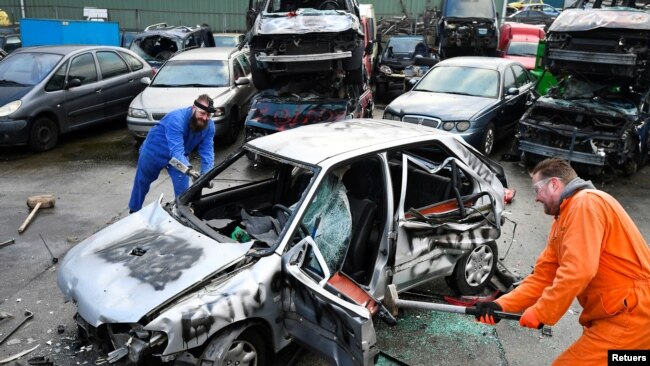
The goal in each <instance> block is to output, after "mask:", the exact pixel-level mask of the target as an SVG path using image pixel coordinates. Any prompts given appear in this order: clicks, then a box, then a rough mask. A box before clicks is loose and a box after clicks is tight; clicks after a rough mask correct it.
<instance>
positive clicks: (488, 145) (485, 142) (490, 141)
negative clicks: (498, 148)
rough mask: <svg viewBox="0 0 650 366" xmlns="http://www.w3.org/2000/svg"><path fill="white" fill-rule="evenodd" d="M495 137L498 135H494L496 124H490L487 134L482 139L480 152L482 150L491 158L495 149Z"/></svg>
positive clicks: (486, 129) (486, 128)
mask: <svg viewBox="0 0 650 366" xmlns="http://www.w3.org/2000/svg"><path fill="white" fill-rule="evenodd" d="M495 137H496V135H495V133H494V124H493V123H492V122H490V123H488V125H487V126H486V127H485V132H484V133H483V137H482V138H481V145H480V146H479V148H480V149H479V150H481V152H482V153H483V154H484V155H485V156H489V155H490V154H491V153H492V149H494V139H495Z"/></svg>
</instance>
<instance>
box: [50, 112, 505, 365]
mask: <svg viewBox="0 0 650 366" xmlns="http://www.w3.org/2000/svg"><path fill="white" fill-rule="evenodd" d="M248 153H254V154H259V155H263V156H265V158H266V159H268V160H269V161H270V162H271V163H270V164H264V165H255V164H253V163H252V162H251V161H249V160H248V159H247V158H246V155H247V154H248ZM507 185H508V183H507V178H506V176H505V174H504V171H503V169H502V168H501V167H500V166H499V165H498V164H497V163H495V162H494V161H492V160H490V159H488V158H486V157H485V156H483V155H482V154H479V153H478V152H477V151H476V150H475V149H472V148H471V147H469V146H468V145H467V144H466V143H465V142H463V141H462V140H460V139H457V138H455V137H454V136H452V135H450V134H448V133H445V132H442V131H438V130H435V129H431V128H429V127H425V126H417V125H404V124H402V123H397V122H392V121H382V120H371V119H365V120H357V119H355V120H348V121H342V122H336V123H322V124H314V125H310V126H304V127H301V128H295V129H291V130H288V131H284V132H279V133H276V134H272V135H269V136H265V137H261V138H258V139H255V140H252V141H250V142H248V143H246V144H244V145H243V147H242V148H241V149H240V150H238V151H236V152H234V153H233V154H232V155H230V156H228V157H227V158H226V159H225V161H224V162H223V163H222V164H220V165H219V166H217V167H215V168H213V169H212V170H210V171H209V172H208V173H206V174H204V175H202V176H201V177H199V178H198V179H197V180H196V181H195V182H194V184H193V185H192V186H190V188H189V189H188V190H187V191H186V192H185V193H184V194H182V195H181V196H179V197H178V198H177V199H175V200H172V201H170V202H167V203H163V200H162V197H161V199H160V200H158V201H156V202H154V203H152V204H150V205H149V206H147V207H145V208H144V209H142V210H141V211H139V212H137V213H134V214H131V215H129V216H128V217H125V218H123V219H121V220H119V221H118V222H116V223H114V224H112V225H110V226H108V227H106V228H104V229H102V230H101V231H99V232H97V233H95V234H93V235H92V236H91V237H89V238H87V239H86V240H84V241H83V242H81V243H79V244H78V245H76V246H75V247H74V248H72V249H70V251H69V252H68V253H67V254H66V256H65V258H64V259H63V260H62V261H61V263H60V266H59V271H58V286H59V288H60V289H61V291H62V292H63V294H64V295H65V297H66V298H67V299H69V300H72V301H73V302H74V303H75V304H76V309H77V314H76V316H75V319H76V321H77V324H78V325H79V327H80V330H81V332H82V333H83V334H87V335H89V339H91V340H92V341H93V342H95V343H96V344H97V345H98V346H100V347H102V349H104V350H105V351H106V352H107V355H108V357H107V358H108V360H109V362H118V361H126V362H128V363H132V364H137V365H148V364H152V363H153V362H160V361H162V362H167V363H168V364H170V365H207V364H210V365H231V364H232V365H235V364H238V363H242V362H250V363H252V364H257V365H265V364H268V362H269V361H271V360H272V359H273V358H274V355H275V354H276V353H277V352H279V351H280V350H282V349H283V348H284V347H286V346H288V344H289V343H290V342H292V341H296V342H299V343H300V344H301V345H303V346H305V347H306V348H308V349H310V350H313V351H314V352H317V353H318V354H319V355H321V356H322V357H324V358H325V359H326V360H327V361H328V362H330V363H333V364H344V365H372V364H374V362H375V358H376V356H377V354H378V353H379V349H378V345H377V341H376V334H375V328H374V324H373V318H381V319H384V320H386V321H387V322H389V323H392V322H393V321H394V318H392V316H391V315H390V314H389V313H388V312H387V311H386V308H385V307H384V306H383V305H382V303H381V299H382V298H383V297H384V295H385V292H386V288H387V286H388V285H391V284H392V285H395V287H396V288H397V291H399V292H402V291H405V290H408V289H410V288H413V287H416V286H418V285H420V284H423V283H425V282H427V281H430V280H431V279H434V278H440V277H446V278H447V279H448V282H449V283H450V284H451V285H452V286H454V287H455V288H456V289H457V290H458V291H459V292H460V293H463V294H476V293H478V292H480V291H482V289H483V288H484V287H485V286H486V285H487V283H488V282H489V281H490V278H491V277H492V275H493V274H494V271H495V268H496V266H497V258H498V249H497V244H496V241H497V239H498V238H499V237H500V234H501V230H502V225H503V223H504V216H503V213H504V205H505V203H504V199H505V193H506V191H507V188H506V187H507Z"/></svg>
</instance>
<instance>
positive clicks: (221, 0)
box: [0, 0, 506, 32]
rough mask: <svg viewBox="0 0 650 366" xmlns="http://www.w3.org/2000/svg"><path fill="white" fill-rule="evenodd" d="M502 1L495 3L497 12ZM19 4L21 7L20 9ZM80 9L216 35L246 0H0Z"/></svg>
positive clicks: (239, 25) (79, 12)
mask: <svg viewBox="0 0 650 366" xmlns="http://www.w3.org/2000/svg"><path fill="white" fill-rule="evenodd" d="M504 1H506V0H495V3H496V6H497V9H498V11H499V13H501V11H500V9H502V7H503V3H504ZM21 2H22V4H24V6H22V7H21ZM362 2H363V3H368V4H373V5H374V7H375V13H376V15H377V18H378V19H381V18H383V17H390V16H402V15H404V14H406V15H408V16H409V17H410V18H415V17H419V16H421V15H422V13H423V12H424V10H425V9H434V8H435V9H440V4H441V0H363V1H362ZM84 7H96V8H104V9H108V18H109V19H108V20H110V21H114V22H118V23H119V24H120V28H122V29H127V30H140V29H144V27H146V26H147V25H150V24H155V23H167V24H169V25H188V26H189V25H195V24H203V23H206V24H209V25H210V26H211V27H212V29H213V30H215V31H217V32H229V31H244V30H245V28H246V22H245V13H246V9H247V7H248V0H185V1H179V0H135V1H134V0H110V1H108V0H94V1H93V0H22V1H21V0H0V9H3V10H5V11H6V12H7V13H8V14H9V15H10V16H11V17H12V19H15V20H18V21H19V20H20V18H22V17H23V14H24V17H26V18H50V19H84V18H83V9H84Z"/></svg>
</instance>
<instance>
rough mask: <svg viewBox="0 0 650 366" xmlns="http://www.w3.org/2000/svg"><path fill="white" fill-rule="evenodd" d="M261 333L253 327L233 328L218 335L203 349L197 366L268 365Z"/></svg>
mask: <svg viewBox="0 0 650 366" xmlns="http://www.w3.org/2000/svg"><path fill="white" fill-rule="evenodd" d="M262 334H263V332H260V331H259V329H257V328H255V327H249V328H244V327H242V326H239V327H234V328H230V329H228V330H226V331H225V332H221V333H219V334H218V335H217V336H215V337H214V338H213V339H212V341H210V344H208V346H207V347H206V348H205V350H204V351H203V354H202V355H201V358H200V359H199V362H198V365H199V366H208V365H209V366H217V365H240V366H244V365H254V366H265V365H267V364H268V358H269V356H268V355H267V352H268V349H267V346H266V343H265V342H264V339H263V338H262Z"/></svg>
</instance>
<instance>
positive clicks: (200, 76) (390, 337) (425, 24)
mask: <svg viewBox="0 0 650 366" xmlns="http://www.w3.org/2000/svg"><path fill="white" fill-rule="evenodd" d="M479 1H480V2H481V6H480V7H475V6H473V7H468V4H469V2H467V1H464V0H442V1H434V2H433V3H434V4H433V5H432V4H431V2H427V4H426V5H424V4H420V5H422V6H423V7H422V8H420V5H415V4H411V2H405V1H399V4H398V5H396V8H391V9H392V10H390V11H388V10H387V9H389V8H388V6H387V5H382V3H381V1H379V0H378V1H371V2H369V3H372V5H369V4H358V3H357V1H356V0H327V1H312V0H305V1H296V0H283V1H273V0H266V1H264V0H251V1H250V2H249V4H248V8H246V9H244V10H241V13H239V11H240V10H237V11H235V12H234V14H238V16H241V19H240V24H241V25H240V26H235V24H236V23H235V22H232V23H231V24H227V23H226V21H225V20H223V22H221V23H217V24H214V25H213V27H212V29H210V25H208V24H206V22H202V25H199V26H196V27H185V26H181V27H178V26H168V25H167V24H166V23H156V24H153V23H154V21H152V22H151V24H152V25H151V26H147V27H146V29H145V31H144V32H143V31H142V29H144V28H145V27H141V28H139V29H138V28H137V27H133V28H131V29H129V32H131V33H133V34H131V35H130V37H132V38H131V39H134V40H135V41H133V42H132V43H128V42H127V44H124V37H125V35H126V33H124V34H125V35H123V36H121V37H122V40H121V42H122V45H121V46H122V47H119V46H120V45H119V44H113V43H110V42H115V41H116V40H117V38H115V37H113V36H115V35H116V33H115V31H116V30H117V27H114V28H111V30H110V31H107V34H109V35H110V37H113V38H112V40H110V41H109V44H107V46H101V48H99V47H95V48H92V47H80V46H70V45H67V44H66V41H65V40H64V41H63V43H62V46H59V47H50V46H49V45H48V46H45V47H39V46H38V45H33V46H36V47H32V45H30V44H29V42H30V40H29V37H27V38H25V39H26V40H27V44H24V45H23V47H20V48H17V49H16V50H13V49H12V50H11V52H10V53H9V55H8V56H6V57H5V58H4V59H0V79H1V82H0V87H2V88H3V89H4V91H2V92H3V93H5V92H7V93H8V92H10V91H11V93H12V94H11V95H9V94H7V93H5V94H6V96H5V97H3V98H5V99H6V100H4V101H3V102H0V104H3V106H0V177H1V178H0V213H1V215H0V217H1V219H0V278H1V279H2V286H1V287H0V364H7V365H27V364H29V365H50V366H54V365H59V366H68V365H70V366H72V365H93V364H95V365H101V364H104V365H109V364H110V365H112V364H115V365H176V366H180V365H216V364H224V365H225V364H231V363H232V364H241V365H245V364H251V365H310V364H311V365H325V364H338V365H373V364H377V365H432V364H436V365H537V364H542V365H543V364H551V363H552V361H553V360H554V359H555V358H556V357H557V356H558V355H560V353H562V352H563V351H564V350H565V349H566V348H567V347H568V346H569V345H571V344H572V343H573V342H574V341H575V340H576V339H578V337H580V336H581V334H582V332H583V329H582V327H581V326H580V324H579V323H578V317H579V316H580V315H581V313H582V311H583V309H582V307H581V306H580V305H579V304H578V302H577V301H576V300H574V301H573V304H572V305H571V306H570V308H569V309H568V311H567V312H566V313H565V315H564V316H563V317H562V319H561V320H560V321H559V322H558V323H557V324H554V325H553V326H549V325H544V326H543V327H542V325H543V324H542V325H540V326H539V329H537V330H535V329H529V328H524V327H521V326H519V318H520V316H521V315H520V314H510V313H501V312H500V311H497V313H498V314H497V315H498V316H500V317H503V319H502V320H501V322H499V323H498V324H497V325H496V326H490V325H486V324H482V323H480V322H478V321H476V320H475V318H474V316H473V315H472V314H474V313H473V311H475V310H476V307H475V306H476V304H478V303H482V302H490V301H493V300H494V299H495V298H498V297H499V296H501V295H503V294H504V293H507V292H509V291H511V290H512V289H513V288H514V287H516V286H518V285H519V283H520V282H521V280H522V279H523V278H524V277H526V276H527V275H529V274H530V273H531V271H532V269H533V266H534V265H535V263H536V260H537V257H538V255H539V254H540V252H542V250H543V249H544V247H545V245H546V241H547V237H548V236H549V227H550V226H551V222H552V221H553V218H552V217H551V216H549V215H547V214H545V212H544V211H545V210H546V206H542V204H541V203H540V202H536V201H535V200H536V194H537V192H538V189H539V187H538V186H537V185H535V186H531V176H532V174H531V171H532V168H533V166H534V164H535V163H536V162H538V161H540V160H542V159H544V158H546V157H561V158H563V159H567V160H569V161H570V162H571V164H572V166H574V168H575V169H576V171H577V172H578V174H580V176H581V177H583V178H585V179H589V180H591V182H592V183H593V184H594V185H595V187H596V188H597V189H600V190H603V191H605V192H607V193H609V194H611V195H612V196H613V197H614V198H616V200H618V201H619V202H620V203H621V205H622V207H623V208H624V209H625V210H626V211H627V212H628V213H629V215H630V216H631V218H632V219H633V220H634V222H635V223H636V225H637V226H638V228H639V230H640V231H641V234H642V235H643V236H644V237H645V238H648V237H649V236H648V235H650V224H648V223H649V222H650V220H649V217H650V208H648V207H650V205H649V204H650V199H649V198H648V189H649V188H648V187H650V173H649V171H650V170H649V168H648V167H647V166H646V164H647V163H648V160H650V159H648V158H649V155H650V147H648V144H650V125H649V123H650V119H649V118H650V117H649V114H648V113H650V112H649V111H648V108H649V107H648V103H649V102H648V101H649V100H650V96H649V95H650V91H649V90H648V83H647V68H646V63H647V46H648V45H647V34H646V33H647V32H648V31H649V30H650V15H648V14H650V13H648V12H647V10H646V8H645V6H646V5H645V2H643V1H642V0H636V1H634V0H625V1H623V3H622V4H617V3H616V1H613V2H609V1H601V0H597V1H596V2H595V3H590V2H589V1H583V0H578V1H577V2H575V4H573V5H571V6H569V5H568V4H565V3H562V4H560V3H559V2H558V4H556V3H555V2H554V0H549V1H547V2H546V3H547V4H549V3H552V5H553V6H554V7H555V8H553V9H552V10H553V12H554V14H555V15H554V16H557V18H553V23H552V24H551V25H550V26H549V25H548V24H547V23H540V24H538V25H537V24H536V25H534V26H535V27H540V29H542V28H544V29H546V32H545V33H544V32H540V33H539V34H541V35H542V37H544V38H542V39H541V40H540V38H539V37H537V38H536V39H535V42H539V47H538V51H537V54H536V59H535V62H534V64H533V63H532V62H531V63H530V64H527V65H526V66H524V65H523V63H520V61H518V60H517V59H509V60H506V58H508V57H505V50H503V49H500V48H497V44H498V45H499V46H498V47H501V44H502V43H504V42H500V41H499V28H500V26H501V25H502V24H503V22H504V19H502V17H501V15H503V14H506V11H505V9H506V6H508V9H509V10H508V11H509V12H511V13H514V14H515V15H517V14H519V13H521V12H524V11H527V10H526V8H524V9H523V10H517V9H515V7H514V6H515V5H517V4H512V5H510V4H507V1H505V0H504V1H500V0H499V1H493V0H479ZM373 5H374V8H373V7H372V6H373ZM393 5H395V4H393ZM617 5H620V6H619V7H617V8H613V7H615V6H617ZM52 6H57V5H56V4H54V5H52ZM517 6H519V7H521V6H522V5H521V4H519V5H517ZM545 6H547V7H549V6H550V5H545ZM601 6H602V8H603V9H601ZM610 6H611V7H612V9H609V7H610ZM410 7H413V8H417V9H421V10H417V11H418V12H420V13H419V14H418V13H414V12H413V10H412V9H411V8H410ZM0 8H4V9H7V8H9V9H19V8H18V7H12V6H5V5H0ZM244 8H245V7H244ZM100 10H101V9H100ZM17 12H18V10H14V11H13V12H12V11H11V10H10V11H9V12H8V14H9V15H10V18H11V19H16V24H17V23H19V19H20V18H22V19H25V20H26V21H25V23H26V24H29V23H30V21H28V20H27V18H28V17H26V16H25V13H24V9H23V10H22V16H19V15H18V14H17ZM472 12H474V13H472ZM477 12H478V13H477ZM479 13H480V14H479ZM108 14H118V11H116V10H110V9H109V10H108V13H104V12H103V11H97V10H94V11H87V10H86V9H84V15H85V16H86V20H85V21H86V22H88V23H100V22H101V23H105V25H106V29H108V26H111V27H112V26H113V25H115V24H117V23H116V22H113V21H112V20H113V19H109V18H110V17H109V16H108ZM228 14H230V13H228ZM500 14H501V15H500ZM508 14H509V13H508ZM558 14H559V15H558ZM114 16H115V15H114ZM92 17H99V18H102V19H101V20H100V21H99V22H96V21H95V20H93V19H92ZM411 17H413V18H411ZM57 18H58V15H57ZM145 18H146V19H147V21H148V20H149V19H150V18H149V17H147V16H145ZM504 18H505V17H504ZM510 18H512V19H515V18H516V17H512V16H511V17H508V19H510ZM151 19H152V20H156V21H166V20H165V19H157V18H151ZM468 19H469V20H468ZM507 21H508V22H510V21H511V20H507ZM512 21H515V20H512ZM79 22H81V23H79V24H77V25H75V26H79V27H83V26H85V25H84V24H83V21H79ZM139 22H140V19H138V21H137V24H138V26H139ZM34 23H38V24H39V25H38V26H39V27H40V26H42V27H47V26H48V25H47V24H43V25H41V24H40V23H39V21H38V20H35V21H34ZM181 23H182V21H181ZM29 26H33V25H29ZM29 26H25V28H24V29H23V31H24V32H25V33H24V34H25V35H27V36H28V35H29ZM64 27H65V25H64ZM88 27H91V25H90V24H89V25H88ZM102 27H103V26H102V25H98V26H96V29H102ZM527 27H530V26H527ZM514 28H515V27H513V28H512V29H513V30H512V32H515V30H514ZM88 29H90V28H88ZM502 29H505V28H502ZM522 29H523V28H522ZM212 31H215V33H214V37H215V40H216V39H217V35H219V37H227V38H228V39H230V38H232V39H233V40H235V41H234V42H235V43H236V42H239V43H238V44H237V45H235V46H232V45H229V46H228V47H222V46H219V45H217V47H216V48H215V51H214V52H213V51H210V50H205V48H206V47H215V42H214V40H213V39H212V33H211V32H212ZM508 31H509V32H510V28H508ZM194 32H195V33H196V34H194ZM32 36H33V35H32ZM145 36H146V37H149V36H150V37H151V39H149V40H147V38H143V37H145ZM68 37H70V35H68ZM110 37H109V38H110ZM165 37H170V38H169V39H170V40H173V39H176V40H175V41H173V42H172V43H171V44H168V45H167V46H166V47H167V48H164V47H163V46H162V43H164V42H163V41H162V39H163V38H165ZM174 37H177V38H174ZM393 37H394V38H393ZM64 38H65V37H64ZM154 39H155V40H154ZM391 39H394V40H395V41H397V40H400V41H402V40H404V41H406V43H403V44H398V43H397V42H395V43H391ZM511 39H513V38H512V36H511ZM145 41H146V42H149V43H147V44H148V45H147V47H148V48H147V50H146V52H145V49H144V48H143V47H142V45H144V44H145V43H146V42H145ZM502 41H503V40H502ZM53 42H54V41H53ZM102 42H103V41H102ZM174 42H175V43H174ZM513 42H514V41H513ZM90 44H93V43H90ZM391 44H393V46H390V45H391ZM141 47H142V48H141ZM161 47H163V48H161ZM184 48H186V49H184ZM193 48H201V49H203V50H198V49H194V50H192V49H193ZM127 49H128V50H127ZM59 53H61V54H59ZM68 54H69V55H68ZM70 55H71V56H70ZM160 55H162V56H160ZM503 57H505V58H503ZM39 58H40V61H38V60H39ZM389 58H390V60H389ZM45 59H47V65H45V63H44V62H43V61H44V60H45ZM18 60H20V61H18ZM33 60H36V61H33ZM499 60H500V61H499ZM30 62H35V64H38V67H35V66H34V67H32V66H29V63H30ZM43 65H45V66H43ZM217 65H218V66H217ZM173 67H175V68H173ZM212 68H219V71H218V74H216V76H212V74H210V72H211V71H210V70H211V69H212ZM452 68H453V69H452ZM169 70H172V71H169ZM452 70H453V71H452ZM192 73H194V74H192ZM134 75H137V76H134ZM170 75H171V76H170ZM208 75H209V77H206V76H208ZM540 75H541V76H540ZM545 76H546V77H547V78H550V79H544V80H550V81H548V83H547V82H546V81H545V82H544V83H542V82H540V81H538V80H539V79H541V78H543V77H545ZM134 78H135V79H134ZM451 79H453V80H451ZM100 83H101V86H97V85H100ZM120 83H121V84H131V85H139V91H134V90H135V89H133V88H131V89H130V91H129V92H128V98H127V97H126V96H127V92H126V91H122V92H120V91H118V89H117V85H119V84H120ZM133 83H135V84H133ZM452 84H455V85H452ZM541 84H543V90H542V88H541V86H540V85H541ZM143 89H144V91H143ZM122 90H126V89H122ZM139 92H142V93H141V94H140V95H139V96H138V97H137V98H135V99H134V96H135V95H136V94H137V93H139ZM73 93H74V94H73ZM83 93H90V94H93V95H92V96H91V97H94V99H83V98H85V97H84V96H83ZM120 93H122V94H120ZM147 93H148V94H147ZM154 93H155V94H154ZM201 93H207V94H209V95H210V96H211V97H212V98H213V99H214V107H213V105H212V103H213V102H212V100H211V101H210V104H208V106H207V107H205V108H207V109H205V111H206V112H209V113H208V116H209V117H212V118H213V119H214V120H213V122H210V123H213V124H214V128H215V129H216V131H217V133H215V134H214V138H210V142H211V143H212V141H213V140H214V168H212V169H210V170H207V171H202V172H201V173H199V172H198V168H194V167H199V166H201V164H202V163H203V162H204V161H205V160H204V157H203V156H202V155H201V154H204V153H205V151H198V152H194V153H192V154H190V155H189V156H188V157H187V159H188V160H187V161H189V164H188V165H185V164H184V163H183V162H180V161H179V160H178V159H176V158H175V157H174V158H173V159H171V160H169V159H166V160H164V161H165V162H167V161H169V162H168V166H167V169H168V170H169V176H168V175H167V173H166V172H161V173H162V174H160V176H159V177H158V178H157V179H156V180H155V181H154V183H153V184H152V185H151V189H150V191H149V192H148V195H147V196H146V200H145V202H144V205H143V206H142V209H139V210H138V209H136V210H134V209H133V208H132V207H130V206H129V204H130V203H129V193H130V192H131V188H132V186H133V185H134V176H135V174H136V168H138V165H139V164H142V159H140V162H139V160H138V158H139V155H141V154H140V152H141V149H142V148H143V146H145V145H147V143H148V141H149V140H150V138H147V136H148V135H152V133H150V131H152V130H153V129H156V128H158V124H159V123H160V121H161V120H162V119H163V118H164V116H165V115H166V113H168V112H169V110H170V108H171V109H173V108H177V107H179V106H181V107H185V103H187V106H189V105H191V103H192V102H191V101H192V99H193V98H195V97H196V96H198V95H199V94H201ZM42 95H45V96H46V97H43V96H42ZM48 95H49V98H50V99H51V100H49V101H48V100H47V96H48ZM146 95H149V96H148V97H147V96H146ZM400 95H401V97H400ZM35 96H38V98H39V99H35ZM73 97H75V98H77V99H76V100H75V102H74V103H70V102H69V101H71V100H73ZM7 98H9V99H7ZM12 98H13V99H12ZM110 98H112V99H110ZM14 99H15V100H14ZM30 99H31V100H30ZM127 99H128V100H127ZM28 100H29V102H28ZM132 100H133V102H132ZM167 100H168V102H166V101H167ZM35 101H36V102H35ZM127 102H128V103H127ZM93 103H94V104H93ZM129 103H130V105H128V104H129ZM197 103H198V99H197V101H194V106H193V107H191V108H192V113H194V110H195V108H196V107H198V108H200V109H203V108H204V107H203V106H202V105H200V104H197ZM127 105H128V108H127ZM436 105H440V106H439V107H437V106H436ZM445 105H448V107H445ZM25 106H27V107H28V108H25ZM171 106H174V107H173V108H172V107H171ZM21 107H22V108H21ZM116 116H118V117H116ZM192 118H195V115H192ZM127 122H128V123H127ZM163 122H164V121H163ZM161 125H162V123H161ZM82 127H83V128H82ZM210 136H212V135H210ZM143 141H144V144H143ZM170 148H171V147H170ZM199 155H201V156H199ZM172 156H173V155H172ZM174 169H176V170H177V171H180V172H181V173H183V174H186V175H187V176H189V177H191V182H190V185H189V188H188V189H187V190H186V191H184V192H183V193H181V194H177V196H176V197H175V194H174V189H175V187H176V182H174V187H172V180H173V176H172V170H174ZM194 169H197V171H195V170H194ZM170 176H171V179H170ZM185 178H187V177H185ZM136 180H137V178H136ZM540 184H541V183H540ZM626 306H627V303H626ZM495 316H496V315H495Z"/></svg>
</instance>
